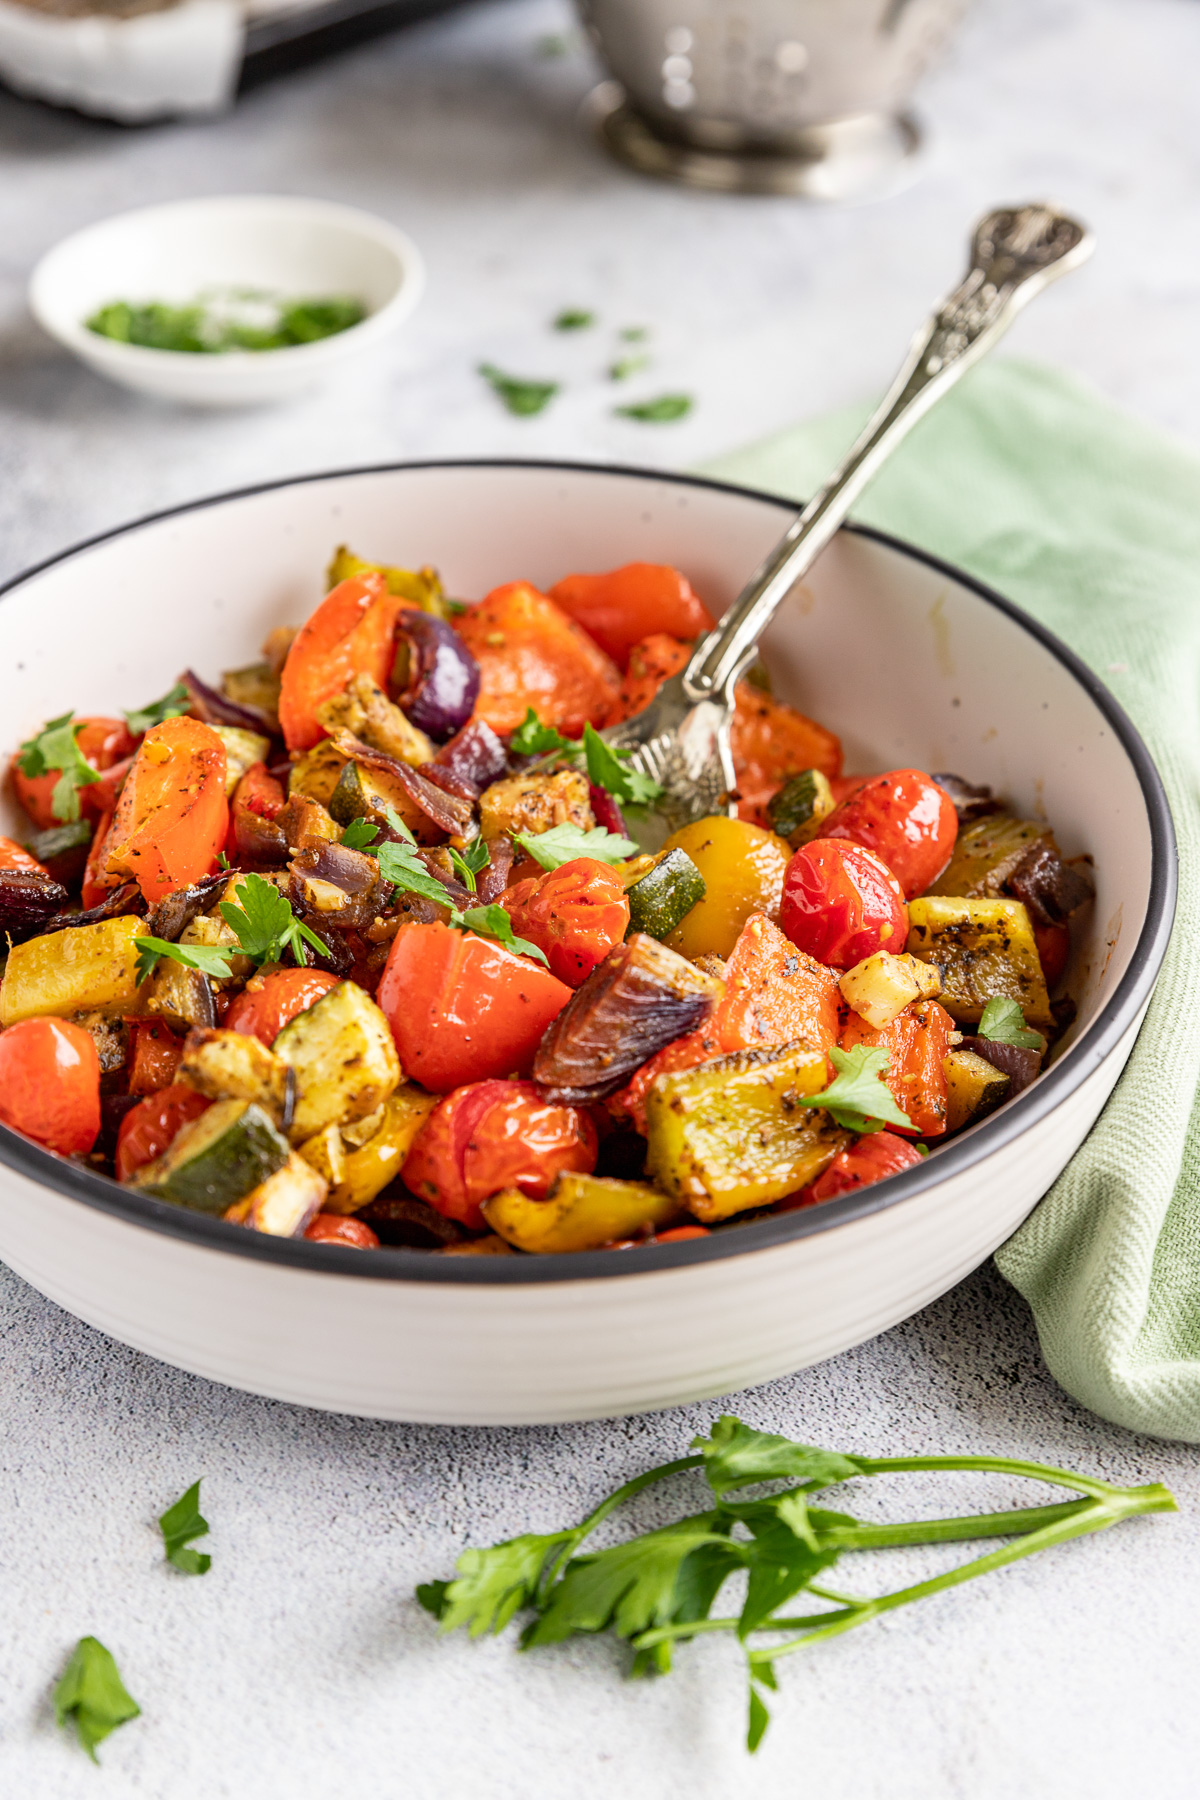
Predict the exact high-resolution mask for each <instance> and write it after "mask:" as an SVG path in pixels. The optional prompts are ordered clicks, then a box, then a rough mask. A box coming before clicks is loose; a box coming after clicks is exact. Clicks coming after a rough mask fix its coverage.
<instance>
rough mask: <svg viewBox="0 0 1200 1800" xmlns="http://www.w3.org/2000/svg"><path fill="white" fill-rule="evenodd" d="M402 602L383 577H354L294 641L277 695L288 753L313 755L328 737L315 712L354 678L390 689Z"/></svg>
mask: <svg viewBox="0 0 1200 1800" xmlns="http://www.w3.org/2000/svg"><path fill="white" fill-rule="evenodd" d="M403 606H404V601H403V600H401V599H399V598H398V597H397V596H396V595H395V594H389V593H388V591H387V583H386V582H385V580H384V578H383V576H382V575H377V574H375V573H373V572H372V573H369V574H366V575H352V576H351V577H350V579H349V580H348V581H340V582H339V583H338V585H337V586H336V587H335V588H333V589H331V590H330V592H329V593H328V594H326V596H325V598H324V600H322V602H321V604H320V606H318V608H317V610H316V612H315V613H313V615H312V617H311V618H310V619H309V621H308V623H307V624H306V625H302V626H301V627H300V629H299V631H298V632H297V633H296V636H295V637H294V639H293V640H292V646H291V649H290V650H289V651H288V654H287V661H286V662H285V663H284V665H283V672H282V675H281V677H280V689H279V723H280V726H281V728H282V730H283V735H284V738H285V740H286V742H287V747H288V749H289V750H311V749H312V747H313V745H314V744H319V743H320V741H321V739H322V738H323V737H324V736H325V727H324V726H323V725H322V724H321V723H320V722H319V720H318V718H317V709H318V707H320V706H323V705H324V703H325V701H326V700H332V699H333V697H334V695H335V694H340V693H341V692H342V690H343V688H344V687H345V686H346V684H347V682H348V681H350V680H352V678H353V677H354V676H355V675H370V676H371V677H372V679H373V680H374V681H376V682H377V683H378V684H379V686H380V687H386V686H387V680H388V676H389V675H390V674H391V671H392V661H393V658H394V656H395V642H394V640H395V634H396V617H397V614H398V613H399V612H400V610H401V608H402V607H403Z"/></svg>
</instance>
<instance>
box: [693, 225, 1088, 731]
mask: <svg viewBox="0 0 1200 1800" xmlns="http://www.w3.org/2000/svg"><path fill="white" fill-rule="evenodd" d="M1094 244H1095V240H1094V238H1093V237H1092V234H1091V233H1090V232H1089V231H1088V230H1087V229H1086V228H1085V227H1084V226H1083V225H1080V224H1079V223H1078V221H1077V220H1075V219H1072V218H1069V217H1068V216H1067V214H1065V213H1061V212H1058V211H1056V210H1055V209H1054V208H1053V207H1050V206H1041V205H1031V206H1017V207H1009V208H1002V209H1000V210H999V211H997V212H992V213H988V215H987V217H986V218H984V219H981V220H980V222H979V224H978V225H977V226H976V228H975V236H974V240H973V242H972V246H971V266H970V268H969V269H968V270H967V273H966V275H965V276H964V277H963V279H962V281H961V282H960V283H959V285H958V286H957V287H956V288H955V289H954V291H953V293H951V294H949V295H947V297H946V298H945V299H944V300H943V301H942V303H941V305H940V306H939V307H938V308H937V310H936V311H935V312H934V313H933V314H932V316H931V317H930V318H929V319H928V320H927V321H926V323H925V324H924V325H922V327H921V329H920V330H919V331H918V333H917V335H916V337H915V338H914V339H913V341H912V344H911V346H910V347H909V352H908V355H907V357H906V358H905V361H904V364H903V366H902V367H901V369H900V372H899V374H898V375H897V376H896V379H895V381H894V382H893V383H892V386H891V388H890V389H889V391H888V393H887V394H886V395H885V397H884V399H883V400H882V402H881V403H880V405H879V408H878V410H877V411H876V412H875V414H874V415H873V416H872V418H871V419H870V421H869V422H868V424H867V425H866V427H865V429H864V430H863V433H862V435H861V436H860V437H859V439H858V440H857V442H856V443H855V444H854V445H853V446H852V448H851V449H850V450H849V452H848V453H847V455H846V457H845V458H844V460H843V461H842V463H841V465H840V467H839V468H837V469H836V470H835V471H834V473H833V474H832V475H831V476H830V478H829V480H828V481H827V482H826V483H825V485H824V487H822V488H820V489H819V490H818V491H817V493H815V494H814V495H813V497H812V499H811V500H810V501H809V502H808V505H807V506H806V507H805V508H804V511H803V512H802V513H800V515H799V516H798V517H797V518H796V519H795V521H794V522H793V523H792V525H791V526H790V527H789V529H788V531H787V533H786V534H785V536H784V537H783V538H782V539H781V540H780V542H779V543H778V544H777V545H776V546H775V548H774V549H773V550H772V551H771V553H770V555H769V556H768V557H767V558H766V560H765V561H764V562H763V564H762V565H761V567H760V568H759V569H758V570H757V572H756V573H755V574H754V575H753V576H752V577H751V579H750V581H749V582H748V584H747V585H746V587H744V588H743V589H742V592H741V593H740V595H739V596H738V598H737V600H736V601H735V602H734V604H733V605H732V606H731V607H730V608H729V611H728V612H727V613H726V614H725V615H724V617H723V618H722V620H721V623H720V624H719V625H718V626H716V627H715V629H714V630H712V631H710V632H709V633H708V634H707V635H706V636H705V637H703V638H701V640H700V642H699V643H698V644H697V646H696V649H695V651H694V652H693V654H692V659H691V661H690V663H689V664H688V666H687V668H686V669H685V670H684V673H683V685H684V689H685V692H686V693H687V695H688V698H689V699H691V700H693V701H699V700H703V699H710V698H712V697H714V696H715V695H717V694H722V693H724V692H725V690H726V688H727V687H728V686H729V684H730V683H731V682H732V681H733V680H734V679H735V677H736V676H737V674H738V673H739V671H740V670H741V669H742V667H744V665H745V663H746V661H747V659H748V657H749V656H750V655H751V654H752V652H753V650H754V647H755V645H756V644H757V642H758V640H759V638H760V637H761V635H762V633H763V631H764V630H765V629H766V627H767V625H768V624H769V623H770V621H771V619H772V617H773V616H774V613H775V610H776V608H777V607H778V606H779V604H780V602H781V601H782V600H783V599H784V597H785V596H786V595H787V594H788V593H789V592H790V590H791V589H792V587H794V585H795V583H796V582H797V581H798V580H799V579H800V577H801V576H802V575H804V574H805V573H806V572H807V570H808V569H809V568H810V567H811V566H812V564H813V563H814V562H815V560H816V558H817V557H818V556H819V555H820V553H821V551H822V550H823V549H824V548H825V546H826V544H827V543H828V542H829V540H830V539H831V538H832V537H833V535H834V533H835V532H836V531H837V529H838V527H839V526H840V525H841V524H842V523H843V521H844V520H845V518H846V516H847V514H848V513H849V511H850V509H851V507H852V506H853V505H854V502H855V501H856V500H857V499H858V497H859V495H860V494H861V493H862V491H863V489H864V488H865V487H866V485H867V483H868V482H869V481H870V480H871V478H872V476H873V475H874V474H875V473H876V471H877V470H878V469H879V467H880V465H881V464H882V463H883V462H884V460H885V459H886V458H887V457H888V456H890V455H891V453H892V451H893V450H894V449H895V448H896V446H897V444H899V443H900V441H901V439H902V438H904V437H906V436H907V435H908V433H909V432H910V431H911V430H912V427H913V426H914V425H915V424H916V422H917V420H918V419H920V418H922V417H923V416H924V414H925V413H927V412H928V411H929V409H930V407H931V406H932V405H933V404H934V402H935V401H937V400H940V399H941V397H942V395H943V394H944V393H946V392H947V391H948V389H950V388H951V387H953V386H954V383H955V382H956V381H957V380H958V379H959V377H960V376H962V375H965V373H966V372H967V370H968V369H969V368H970V367H971V366H972V364H973V363H976V362H978V361H979V359H980V357H981V356H984V355H986V354H987V352H988V351H989V350H990V349H991V347H992V345H993V344H994V343H995V342H996V341H997V339H998V338H1000V337H1002V336H1003V334H1004V333H1005V332H1006V331H1007V330H1008V327H1009V326H1010V325H1011V324H1012V321H1013V319H1014V318H1015V317H1016V315H1017V313H1018V312H1019V311H1020V310H1021V308H1022V307H1023V306H1025V305H1026V304H1027V303H1028V302H1029V301H1030V300H1032V299H1033V297H1034V295H1035V294H1039V293H1040V292H1041V291H1042V289H1043V288H1044V287H1046V286H1047V285H1048V283H1050V282H1051V281H1053V280H1055V279H1056V278H1057V277H1058V276H1059V275H1065V274H1066V273H1067V272H1068V271H1069V270H1071V269H1074V268H1078V266H1079V264H1080V263H1082V262H1084V261H1086V259H1087V258H1088V257H1089V256H1090V255H1091V253H1092V249H1093V247H1094Z"/></svg>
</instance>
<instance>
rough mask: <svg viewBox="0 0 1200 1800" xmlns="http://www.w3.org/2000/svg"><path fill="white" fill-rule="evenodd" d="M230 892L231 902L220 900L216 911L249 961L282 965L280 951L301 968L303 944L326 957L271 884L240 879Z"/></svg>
mask: <svg viewBox="0 0 1200 1800" xmlns="http://www.w3.org/2000/svg"><path fill="white" fill-rule="evenodd" d="M233 892H234V899H233V900H222V902H221V904H220V906H219V907H218V908H217V910H218V912H219V913H220V915H221V917H222V918H223V919H224V921H225V923H226V924H227V925H229V926H231V927H232V929H233V930H234V931H235V932H236V933H237V940H238V943H239V944H240V945H241V947H242V950H243V952H244V953H245V955H247V956H249V957H251V958H252V959H253V961H255V962H256V963H264V962H282V961H283V953H284V951H285V950H290V951H291V953H292V959H293V961H295V962H297V963H299V964H301V965H303V964H304V963H305V962H306V960H307V959H306V957H305V954H304V946H305V944H311V945H312V947H313V949H314V950H316V951H317V953H318V955H320V956H328V954H329V946H328V945H327V944H324V943H322V942H321V939H320V938H319V937H318V936H317V934H316V932H315V931H310V930H309V928H308V926H307V925H305V924H304V923H303V922H302V921H301V920H300V919H298V918H297V917H296V915H295V913H294V912H293V911H292V903H291V901H290V900H289V899H288V898H287V896H286V895H284V894H281V893H280V891H279V889H278V888H277V887H275V886H274V884H273V883H272V882H270V881H267V880H265V879H264V878H263V876H261V875H242V876H240V877H239V878H238V884H237V886H236V887H235V888H234V890H233ZM238 901H240V902H241V904H240V905H238V904H236V903H237V902H238Z"/></svg>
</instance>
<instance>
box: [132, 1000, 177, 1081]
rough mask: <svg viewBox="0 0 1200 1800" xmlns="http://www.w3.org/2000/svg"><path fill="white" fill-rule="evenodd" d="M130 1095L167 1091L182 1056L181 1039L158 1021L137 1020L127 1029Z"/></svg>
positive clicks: (167, 1026)
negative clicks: (165, 1089)
mask: <svg viewBox="0 0 1200 1800" xmlns="http://www.w3.org/2000/svg"><path fill="white" fill-rule="evenodd" d="M129 1040H130V1041H129V1092H130V1093H131V1094H158V1093H161V1092H162V1090H163V1088H168V1087H170V1086H171V1085H172V1084H173V1082H174V1080H175V1071H176V1069H177V1068H178V1067H179V1059H180V1057H181V1056H182V1055H183V1039H182V1038H179V1037H176V1035H175V1033H174V1032H173V1031H172V1030H171V1028H170V1026H169V1025H166V1024H164V1023H163V1021H162V1020H161V1019H139V1020H138V1022H137V1023H136V1024H135V1025H131V1026H130V1028H129Z"/></svg>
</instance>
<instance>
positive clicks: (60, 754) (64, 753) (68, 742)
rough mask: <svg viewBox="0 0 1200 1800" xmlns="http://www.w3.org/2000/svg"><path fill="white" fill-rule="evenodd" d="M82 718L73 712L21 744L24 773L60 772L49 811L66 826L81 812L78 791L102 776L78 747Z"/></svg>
mask: <svg viewBox="0 0 1200 1800" xmlns="http://www.w3.org/2000/svg"><path fill="white" fill-rule="evenodd" d="M82 730H83V720H82V719H76V718H75V714H74V713H73V712H66V713H63V714H62V716H61V718H58V719H51V720H50V721H49V722H48V724H45V725H43V726H42V729H41V730H40V731H39V732H38V733H37V734H36V735H35V736H34V737H31V738H28V739H27V740H26V742H25V743H23V744H22V745H21V748H20V750H19V751H18V753H17V767H18V768H19V769H20V771H21V773H22V775H29V776H32V777H34V778H36V777H37V776H39V775H57V776H58V780H57V781H56V782H55V784H54V791H53V792H52V794H51V795H50V810H51V812H52V813H53V814H54V817H55V818H56V819H57V820H58V821H59V822H60V824H63V825H73V824H74V823H75V821H76V819H78V817H79V814H80V805H79V790H80V788H82V787H90V786H91V784H92V782H94V781H99V779H100V777H99V775H98V774H97V773H96V771H95V769H93V767H92V765H91V763H89V762H88V761H87V759H86V757H85V756H84V754H83V752H82V750H81V749H80V748H79V743H78V737H79V733H80V732H81V731H82Z"/></svg>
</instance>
